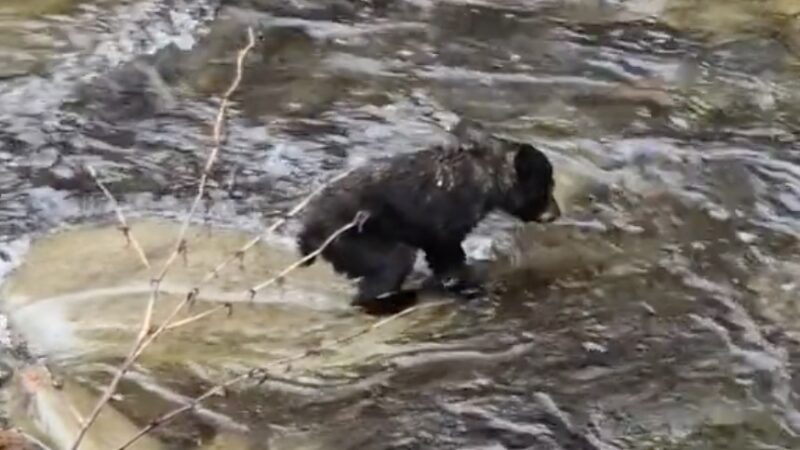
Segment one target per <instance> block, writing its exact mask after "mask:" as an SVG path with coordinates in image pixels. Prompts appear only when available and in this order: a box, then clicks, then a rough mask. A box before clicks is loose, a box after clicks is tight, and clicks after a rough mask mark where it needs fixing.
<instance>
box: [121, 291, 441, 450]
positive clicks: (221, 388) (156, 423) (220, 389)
mask: <svg viewBox="0 0 800 450" xmlns="http://www.w3.org/2000/svg"><path fill="white" fill-rule="evenodd" d="M447 303H450V301H447V300H444V301H438V302H433V303H426V304H421V305H417V306H414V307H411V308H408V309H405V310H403V311H400V312H399V313H397V314H394V315H391V316H389V317H386V318H384V319H381V320H379V321H377V322H375V323H373V324H372V325H370V326H368V327H364V328H362V329H360V330H358V331H356V332H354V333H351V334H348V335H345V336H342V337H340V338H338V339H334V340H333V341H329V342H328V343H326V344H324V345H321V346H319V347H315V348H311V349H308V350H303V351H301V352H298V353H295V354H294V355H291V356H287V357H285V358H281V359H278V360H275V361H272V362H271V363H269V364H267V365H265V366H263V367H260V368H256V369H252V370H250V371H248V372H246V373H243V374H241V375H237V376H236V377H234V378H231V379H229V380H227V381H225V382H223V383H220V384H217V385H215V386H213V387H211V388H210V389H208V390H207V391H205V392H204V393H202V394H201V395H199V396H197V397H195V398H194V399H192V400H191V401H190V402H188V403H186V404H185V405H183V406H181V407H179V408H175V409H173V410H172V411H169V412H167V413H166V414H163V415H161V416H159V417H157V418H156V419H153V420H152V421H150V423H149V424H148V425H146V426H145V427H143V428H142V429H141V430H139V432H137V433H136V434H135V435H134V436H133V437H131V438H130V439H128V441H126V442H125V443H124V444H122V445H121V446H120V447H117V449H116V450H125V449H127V448H128V447H130V446H131V445H133V443H135V442H136V441H138V440H139V439H140V438H141V437H142V436H144V435H146V434H147V433H149V432H151V431H153V430H154V429H156V428H158V427H160V426H161V425H164V424H166V423H168V422H170V421H172V420H173V419H175V418H176V417H178V416H179V415H181V414H183V413H185V412H188V411H191V410H192V409H194V408H195V407H196V406H197V405H199V404H200V403H202V402H203V401H204V400H207V399H208V398H209V397H212V396H214V395H217V394H222V393H224V392H225V390H226V389H227V388H229V387H231V386H233V385H236V384H238V383H241V382H243V381H246V380H248V379H260V378H263V377H264V376H265V375H267V374H268V371H269V369H271V368H274V367H276V366H280V365H285V364H289V363H291V362H295V361H298V360H301V359H305V358H307V357H309V356H311V355H315V354H318V353H320V352H323V351H325V350H329V349H332V348H334V347H337V346H339V345H341V344H344V343H347V342H349V341H352V340H354V339H356V338H358V337H360V336H363V335H365V334H367V333H370V332H372V331H375V330H376V329H378V328H381V327H383V326H385V325H387V324H389V323H390V322H393V321H395V320H397V319H399V318H401V317H404V316H407V315H409V314H411V313H413V312H416V311H419V310H422V309H427V308H434V307H437V306H442V305H445V304H447Z"/></svg>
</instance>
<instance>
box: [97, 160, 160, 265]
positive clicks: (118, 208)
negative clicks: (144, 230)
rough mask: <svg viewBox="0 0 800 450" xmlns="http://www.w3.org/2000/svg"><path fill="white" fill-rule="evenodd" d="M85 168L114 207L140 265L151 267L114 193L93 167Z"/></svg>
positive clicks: (123, 231)
mask: <svg viewBox="0 0 800 450" xmlns="http://www.w3.org/2000/svg"><path fill="white" fill-rule="evenodd" d="M86 170H87V171H88V172H89V175H91V177H92V179H93V180H94V182H95V184H96V185H97V187H99V188H100V190H101V191H103V194H105V196H106V198H107V199H108V201H109V203H111V206H112V207H113V208H114V213H115V214H116V215H117V221H118V222H119V227H120V230H122V234H123V235H125V240H126V241H127V243H128V244H129V245H130V246H132V247H133V250H134V251H135V252H136V255H137V256H138V257H139V261H141V262H142V265H143V266H144V267H145V268H147V269H148V270H149V269H150V268H151V266H150V260H149V259H147V254H146V253H145V252H144V249H142V246H141V245H140V244H139V241H138V240H137V239H136V236H134V235H133V231H132V230H131V227H130V225H128V221H127V220H126V219H125V214H123V213H122V207H121V206H120V205H119V202H118V201H117V199H116V198H114V195H113V194H112V193H111V191H109V190H108V188H107V187H106V185H105V184H104V183H103V182H102V181H100V178H98V177H97V172H95V170H94V167H92V166H89V165H87V166H86Z"/></svg>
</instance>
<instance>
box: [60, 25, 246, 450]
mask: <svg viewBox="0 0 800 450" xmlns="http://www.w3.org/2000/svg"><path fill="white" fill-rule="evenodd" d="M247 37H248V42H247V45H246V46H245V47H244V48H242V49H241V50H240V51H239V54H238V57H237V59H236V76H235V77H234V79H233V82H232V83H231V85H230V87H229V88H228V90H227V91H226V92H225V94H224V95H223V97H222V101H221V103H220V106H219V111H218V112H217V117H216V121H215V122H214V129H213V140H214V146H213V148H212V149H211V151H210V152H209V154H208V159H207V160H206V164H205V167H204V169H203V173H202V174H201V176H200V182H199V185H198V187H197V195H196V196H195V199H194V202H192V206H191V207H190V208H189V211H188V213H187V214H186V217H185V219H184V221H183V224H182V225H181V229H180V232H179V233H178V237H177V239H176V243H175V248H174V250H173V251H172V253H171V254H170V256H169V257H168V258H167V261H166V262H165V263H164V265H163V267H162V269H161V271H160V272H159V273H158V275H157V276H156V277H154V278H153V280H152V283H153V289H152V292H151V295H150V298H149V300H148V303H147V308H146V310H145V314H144V318H143V320H142V327H141V330H140V332H139V334H138V336H137V338H136V340H135V341H134V345H133V347H132V348H131V350H130V353H129V354H128V356H127V357H126V358H125V360H124V361H123V363H122V364H121V365H120V366H119V369H118V370H117V373H116V374H115V376H114V378H113V379H112V380H111V382H110V383H109V384H108V386H106V389H105V390H104V392H103V395H102V396H101V397H100V399H99V400H98V401H97V403H96V404H95V406H94V409H93V410H92V412H91V413H90V414H89V416H88V417H87V418H86V420H85V421H84V422H83V424H82V426H81V429H80V431H79V432H78V435H77V437H76V438H75V442H74V443H73V444H72V446H71V447H70V448H71V450H77V448H78V446H79V445H80V443H81V441H82V440H83V438H84V436H86V432H87V431H88V430H89V428H90V427H91V426H92V424H93V423H94V422H95V421H96V420H97V417H98V416H99V415H100V412H101V411H102V409H103V407H104V406H105V405H106V404H107V403H108V402H109V400H110V399H111V397H112V396H113V395H114V392H115V391H116V389H117V386H118V385H119V382H120V381H121V380H122V377H123V376H124V375H125V373H126V372H127V371H128V370H129V369H130V368H131V366H132V365H133V363H134V362H135V361H136V359H137V358H138V357H139V355H141V353H142V352H143V351H144V349H145V348H146V347H147V346H148V345H149V344H150V343H152V342H153V340H154V339H155V337H156V336H155V333H153V332H151V323H152V318H153V311H154V309H155V303H156V301H157V300H158V297H159V289H160V284H161V281H162V280H163V279H164V277H165V276H166V274H167V272H168V271H169V268H170V266H171V265H172V264H173V262H174V261H175V259H176V258H177V257H178V256H179V254H180V253H181V251H182V249H184V248H185V247H186V237H185V236H186V232H187V230H188V228H189V223H190V222H191V220H192V217H193V216H194V213H195V211H196V210H197V207H198V205H199V204H200V201H201V200H202V198H203V195H204V193H205V189H206V184H207V182H208V176H209V174H210V172H211V168H212V167H213V166H214V163H215V162H216V160H217V155H218V154H219V150H220V147H221V145H222V127H223V122H224V119H225V113H226V112H227V109H228V104H229V103H230V97H231V95H233V93H234V92H235V91H236V89H237V88H238V87H239V84H240V83H241V80H242V73H243V66H244V59H245V57H246V56H247V53H248V52H249V51H250V50H251V49H252V48H253V47H254V46H255V33H254V32H253V29H252V28H248V29H247ZM104 192H107V189H104ZM112 197H113V196H112ZM113 202H114V204H116V200H114V201H113ZM177 311H178V309H176V311H175V312H174V314H177ZM166 324H167V322H166V321H165V322H164V324H162V326H161V327H159V329H162V328H165V325H166Z"/></svg>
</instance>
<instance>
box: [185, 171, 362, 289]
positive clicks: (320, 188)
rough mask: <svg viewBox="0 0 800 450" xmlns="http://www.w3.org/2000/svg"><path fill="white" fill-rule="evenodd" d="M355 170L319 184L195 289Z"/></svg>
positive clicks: (203, 279)
mask: <svg viewBox="0 0 800 450" xmlns="http://www.w3.org/2000/svg"><path fill="white" fill-rule="evenodd" d="M353 170H355V168H351V169H348V170H346V171H344V172H343V173H341V174H339V175H336V176H335V177H333V178H331V179H330V180H328V181H327V182H325V183H323V184H322V185H320V186H318V187H317V188H316V189H314V190H313V191H311V193H310V194H308V195H307V196H305V198H303V200H301V201H300V203H298V204H297V205H295V206H294V208H292V209H291V210H290V211H289V212H288V213H286V214H285V215H284V216H283V217H281V218H280V219H278V220H276V221H275V223H273V224H272V225H271V226H270V227H269V228H267V230H266V231H265V232H264V233H261V234H260V235H258V236H256V237H254V238H253V239H251V240H249V241H247V243H246V244H244V245H243V246H242V247H241V248H239V249H238V250H237V251H236V252H234V253H233V254H232V255H230V256H229V257H228V258H226V259H225V260H224V261H222V262H221V263H220V264H218V265H217V266H216V267H214V269H212V270H210V271H208V272H207V273H206V274H205V275H204V276H203V278H202V280H201V281H200V283H198V284H197V285H196V286H195V287H194V288H195V289H199V288H200V287H201V286H203V285H205V284H206V283H208V282H209V281H211V280H213V279H214V278H216V277H218V276H219V275H220V274H221V273H222V271H223V270H224V269H225V267H227V266H228V265H229V264H230V263H232V262H233V261H236V260H237V259H239V258H244V255H245V253H247V252H248V251H250V249H252V248H253V247H255V245H256V244H258V243H259V242H261V241H262V240H264V237H265V236H267V235H269V234H270V233H274V232H275V231H276V230H277V229H278V228H280V227H281V226H283V225H284V224H285V223H286V222H288V221H289V219H291V218H292V217H294V216H296V215H297V214H298V213H299V212H300V211H302V210H303V209H304V208H305V207H306V206H308V204H309V202H311V200H312V199H313V198H314V197H316V196H317V195H319V194H320V192H322V191H323V190H324V189H325V188H327V187H328V186H330V185H332V184H333V183H336V182H337V181H339V180H341V179H342V178H344V177H346V176H347V175H349V174H350V172H352V171H353Z"/></svg>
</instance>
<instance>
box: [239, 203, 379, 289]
mask: <svg viewBox="0 0 800 450" xmlns="http://www.w3.org/2000/svg"><path fill="white" fill-rule="evenodd" d="M367 218H368V214H367V213H366V212H363V211H359V212H358V213H357V214H356V216H355V217H354V218H353V220H352V221H350V223H348V224H347V225H344V226H343V227H341V228H339V229H338V230H336V231H334V232H333V233H332V234H331V235H330V236H328V238H327V239H325V241H324V242H323V243H322V245H320V246H319V248H317V249H316V250H314V251H313V252H311V253H309V254H307V255H306V256H304V257H302V258H300V259H298V260H297V261H295V262H294V263H292V264H290V265H289V266H288V267H286V268H285V269H283V270H282V271H281V272H280V273H279V274H278V275H275V276H274V277H272V278H270V279H269V280H267V281H264V282H263V283H259V284H257V285H255V286H253V287H252V288H251V289H250V295H251V296H254V295H255V294H256V293H257V292H258V291H260V290H262V289H264V288H266V287H267V286H270V285H272V284H275V283H276V282H278V281H280V280H282V279H283V277H285V276H286V275H288V274H289V273H290V272H292V271H293V270H295V269H297V268H298V267H300V266H302V265H303V264H304V263H306V262H308V261H310V260H312V259H314V258H316V257H317V256H319V254H320V253H322V252H323V251H324V250H325V249H326V248H327V247H328V246H329V245H330V244H331V242H333V241H334V240H336V238H338V237H339V236H341V235H342V233H344V232H346V231H348V230H350V229H351V228H360V227H361V226H362V225H364V222H365V221H366V220H367Z"/></svg>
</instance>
